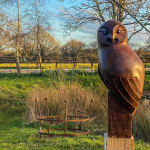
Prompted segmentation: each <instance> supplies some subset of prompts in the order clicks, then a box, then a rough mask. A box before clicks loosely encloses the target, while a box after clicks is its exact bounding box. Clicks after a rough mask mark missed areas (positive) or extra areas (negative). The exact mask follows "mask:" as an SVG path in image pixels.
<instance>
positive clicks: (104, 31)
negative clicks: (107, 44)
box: [99, 28, 109, 34]
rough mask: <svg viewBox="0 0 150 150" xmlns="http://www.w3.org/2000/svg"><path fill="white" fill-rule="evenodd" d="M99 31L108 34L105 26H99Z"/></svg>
mask: <svg viewBox="0 0 150 150" xmlns="http://www.w3.org/2000/svg"><path fill="white" fill-rule="evenodd" d="M99 32H102V33H103V34H108V33H109V31H108V30H107V29H106V28H101V29H100V30H99Z"/></svg>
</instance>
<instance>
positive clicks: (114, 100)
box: [97, 20, 145, 138]
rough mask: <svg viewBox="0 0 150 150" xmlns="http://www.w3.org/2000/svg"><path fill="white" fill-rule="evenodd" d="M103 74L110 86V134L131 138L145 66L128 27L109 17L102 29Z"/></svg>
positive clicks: (100, 45)
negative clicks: (132, 46)
mask: <svg viewBox="0 0 150 150" xmlns="http://www.w3.org/2000/svg"><path fill="white" fill-rule="evenodd" d="M97 40H98V46H99V67H98V68H99V75H100V77H101V79H102V81H103V82H104V84H105V85H106V87H107V88H108V90H109V91H108V136H109V137H122V138H130V137H131V136H132V117H133V115H134V113H135V111H136V109H137V107H138V104H139V101H140V99H141V96H142V92H143V86H144V77H145V71H144V65H143V63H142V61H141V60H140V58H139V57H138V55H137V54H136V53H135V52H134V51H133V50H132V49H131V48H130V46H129V45H128V35H127V30H126V28H125V26H124V25H123V24H121V23H120V22H118V21H114V20H109V21H107V22H105V23H104V24H103V25H102V26H101V27H100V28H99V30H98V33H97Z"/></svg>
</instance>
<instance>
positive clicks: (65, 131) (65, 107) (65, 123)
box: [65, 100, 68, 134]
mask: <svg viewBox="0 0 150 150" xmlns="http://www.w3.org/2000/svg"><path fill="white" fill-rule="evenodd" d="M67 125H68V123H67V100H65V134H66V133H67Z"/></svg>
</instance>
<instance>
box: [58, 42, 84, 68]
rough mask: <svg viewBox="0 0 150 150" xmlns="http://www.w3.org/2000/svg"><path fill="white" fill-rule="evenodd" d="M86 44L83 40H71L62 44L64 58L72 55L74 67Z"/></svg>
mask: <svg viewBox="0 0 150 150" xmlns="http://www.w3.org/2000/svg"><path fill="white" fill-rule="evenodd" d="M84 46H85V44H84V43H82V42H81V41H77V40H71V41H69V42H67V43H66V44H65V45H63V46H62V48H61V52H62V56H63V58H65V57H71V58H72V61H73V63H74V67H75V66H76V62H77V59H78V54H79V52H80V51H82V49H83V48H84Z"/></svg>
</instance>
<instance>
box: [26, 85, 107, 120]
mask: <svg viewBox="0 0 150 150" xmlns="http://www.w3.org/2000/svg"><path fill="white" fill-rule="evenodd" d="M103 92H104V91H102V93H101V94H100V93H99V95H98V94H97V93H96V91H93V90H89V89H84V88H82V87H81V86H80V85H79V84H76V83H74V84H71V85H64V84H60V85H59V86H57V87H50V88H40V87H35V88H34V89H33V90H32V91H31V93H30V95H29V97H28V99H27V105H28V119H29V121H30V122H33V121H36V119H37V117H38V116H40V115H41V116H43V115H64V114H65V112H64V111H65V102H64V101H65V100H67V109H68V113H69V114H70V115H74V114H75V112H77V113H78V114H80V115H82V114H84V115H88V116H89V117H91V120H92V121H97V120H100V121H101V122H103V121H102V120H104V119H105V120H106V112H107V111H106V105H107V104H106V101H105V100H104V98H103V94H104V93H103ZM100 95H101V96H100Z"/></svg>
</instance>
